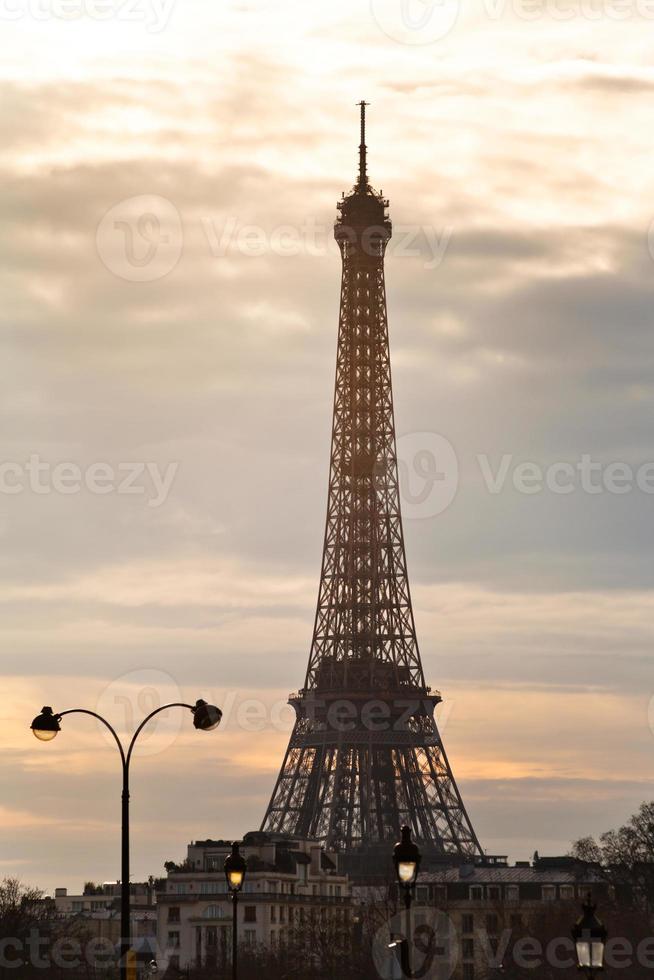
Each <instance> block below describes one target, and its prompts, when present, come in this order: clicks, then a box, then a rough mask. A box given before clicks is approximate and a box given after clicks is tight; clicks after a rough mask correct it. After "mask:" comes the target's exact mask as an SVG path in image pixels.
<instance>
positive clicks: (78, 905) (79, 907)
mask: <svg viewBox="0 0 654 980" xmlns="http://www.w3.org/2000/svg"><path fill="white" fill-rule="evenodd" d="M83 908H84V902H73V912H81V911H82V910H83Z"/></svg>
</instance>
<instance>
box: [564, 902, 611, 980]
mask: <svg viewBox="0 0 654 980" xmlns="http://www.w3.org/2000/svg"><path fill="white" fill-rule="evenodd" d="M596 908H597V906H596V905H593V902H592V900H591V894H590V892H588V895H587V896H586V901H585V902H584V904H583V905H582V910H583V915H581V916H579V918H578V919H577V921H576V922H575V924H574V926H573V927H572V938H573V940H574V944H575V950H576V953H577V966H578V968H579V969H580V970H585V971H586V975H587V977H588V980H593V978H594V976H595V973H596V972H598V971H600V970H603V969H604V947H605V945H606V938H607V935H608V933H607V931H606V927H605V925H604V923H603V922H601V921H600V920H599V919H598V918H597V916H596V915H595V910H596Z"/></svg>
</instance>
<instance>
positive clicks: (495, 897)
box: [488, 885, 502, 902]
mask: <svg viewBox="0 0 654 980" xmlns="http://www.w3.org/2000/svg"><path fill="white" fill-rule="evenodd" d="M488 897H489V899H490V900H491V902H499V900H500V898H501V897H502V890H501V888H499V887H498V886H497V885H490V887H489V889H488Z"/></svg>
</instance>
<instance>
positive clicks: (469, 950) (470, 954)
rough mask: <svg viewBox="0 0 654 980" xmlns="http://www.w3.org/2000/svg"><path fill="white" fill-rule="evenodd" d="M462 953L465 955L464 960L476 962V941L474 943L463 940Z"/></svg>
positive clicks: (469, 940) (471, 940)
mask: <svg viewBox="0 0 654 980" xmlns="http://www.w3.org/2000/svg"><path fill="white" fill-rule="evenodd" d="M461 952H462V954H463V958H464V960H474V958H475V941H474V939H462V940H461Z"/></svg>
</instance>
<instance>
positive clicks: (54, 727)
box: [30, 707, 61, 742]
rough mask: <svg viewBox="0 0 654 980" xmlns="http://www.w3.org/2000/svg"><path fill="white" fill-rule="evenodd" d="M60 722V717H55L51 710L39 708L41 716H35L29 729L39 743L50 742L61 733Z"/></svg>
mask: <svg viewBox="0 0 654 980" xmlns="http://www.w3.org/2000/svg"><path fill="white" fill-rule="evenodd" d="M60 721H61V715H55V714H54V713H53V711H52V708H48V707H45V708H41V714H40V715H37V716H36V718H35V719H34V721H33V722H32V724H31V725H30V728H31V729H32V732H33V733H34V735H35V736H36V738H38V740H39V741H40V742H51V741H52V739H53V738H55V737H56V735H57V732H59V731H61V726H60V724H59V722H60Z"/></svg>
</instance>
